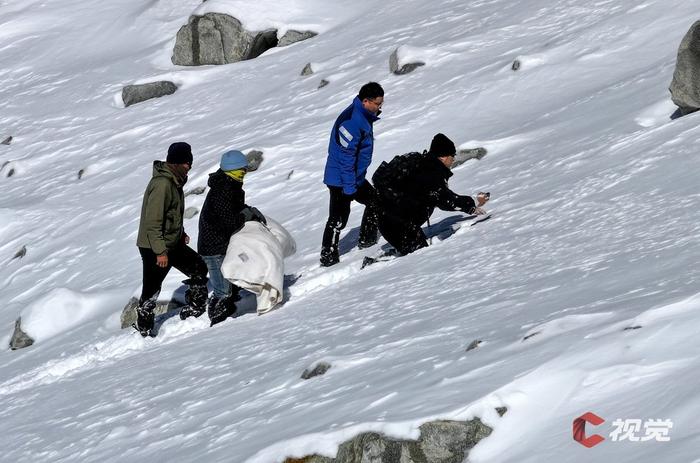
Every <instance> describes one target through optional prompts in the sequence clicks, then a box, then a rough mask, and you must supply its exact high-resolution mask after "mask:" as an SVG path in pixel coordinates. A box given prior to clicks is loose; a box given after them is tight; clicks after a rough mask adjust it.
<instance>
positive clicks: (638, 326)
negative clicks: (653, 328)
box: [622, 325, 642, 331]
mask: <svg viewBox="0 0 700 463" xmlns="http://www.w3.org/2000/svg"><path fill="white" fill-rule="evenodd" d="M640 329H642V327H641V325H634V326H626V327H625V328H624V329H623V330H622V331H633V330H640Z"/></svg>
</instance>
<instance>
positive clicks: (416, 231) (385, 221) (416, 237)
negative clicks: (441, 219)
mask: <svg viewBox="0 0 700 463" xmlns="http://www.w3.org/2000/svg"><path fill="white" fill-rule="evenodd" d="M379 231H380V232H381V233H382V236H383V237H384V239H386V240H387V241H388V242H389V244H390V245H392V246H394V247H395V248H396V250H397V251H399V253H401V254H402V255H403V254H410V253H412V252H413V251H416V250H418V249H420V248H425V247H427V246H428V241H427V239H426V237H425V233H423V229H422V228H421V227H420V225H416V224H414V223H412V222H411V221H409V220H405V219H404V218H402V217H399V216H396V215H392V214H387V213H386V212H381V213H380V214H379Z"/></svg>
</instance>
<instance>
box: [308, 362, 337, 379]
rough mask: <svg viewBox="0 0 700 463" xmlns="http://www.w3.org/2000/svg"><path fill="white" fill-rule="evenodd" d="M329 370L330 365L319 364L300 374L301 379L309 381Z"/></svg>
mask: <svg viewBox="0 0 700 463" xmlns="http://www.w3.org/2000/svg"><path fill="white" fill-rule="evenodd" d="M330 369H331V365H330V364H329V363H326V362H319V363H317V364H316V365H314V367H313V368H307V369H306V370H304V372H303V373H302V374H301V379H310V378H313V377H314V376H321V375H323V374H325V373H326V372H327V371H328V370H330Z"/></svg>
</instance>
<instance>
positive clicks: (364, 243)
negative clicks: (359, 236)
mask: <svg viewBox="0 0 700 463" xmlns="http://www.w3.org/2000/svg"><path fill="white" fill-rule="evenodd" d="M378 241H379V240H378V239H377V238H376V237H375V238H374V241H372V239H366V240H360V241H358V242H357V248H358V249H367V248H371V247H372V246H374V245H375V244H377V242H378Z"/></svg>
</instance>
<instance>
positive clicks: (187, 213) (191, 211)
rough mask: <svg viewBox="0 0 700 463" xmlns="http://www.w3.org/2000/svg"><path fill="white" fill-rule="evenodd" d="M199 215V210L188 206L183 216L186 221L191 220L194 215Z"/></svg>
mask: <svg viewBox="0 0 700 463" xmlns="http://www.w3.org/2000/svg"><path fill="white" fill-rule="evenodd" d="M197 214H199V209H197V208H196V207H194V206H190V207H188V208H186V209H185V212H184V216H185V218H186V219H191V218H192V217H194V216H195V215H197Z"/></svg>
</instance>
